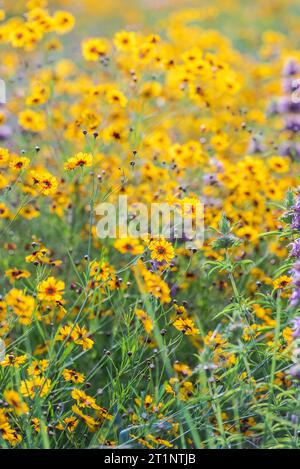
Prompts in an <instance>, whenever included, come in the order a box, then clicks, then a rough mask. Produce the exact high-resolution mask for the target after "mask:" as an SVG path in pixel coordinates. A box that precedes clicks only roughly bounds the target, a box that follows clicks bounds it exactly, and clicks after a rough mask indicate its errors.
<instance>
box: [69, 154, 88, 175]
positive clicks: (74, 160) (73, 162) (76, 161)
mask: <svg viewBox="0 0 300 469" xmlns="http://www.w3.org/2000/svg"><path fill="white" fill-rule="evenodd" d="M92 164H93V156H92V155H91V153H82V152H80V153H77V154H76V155H75V156H72V157H71V158H69V159H68V160H67V162H66V163H65V165H64V169H65V170H67V171H72V170H73V169H75V168H84V167H86V168H88V167H90V166H92Z"/></svg>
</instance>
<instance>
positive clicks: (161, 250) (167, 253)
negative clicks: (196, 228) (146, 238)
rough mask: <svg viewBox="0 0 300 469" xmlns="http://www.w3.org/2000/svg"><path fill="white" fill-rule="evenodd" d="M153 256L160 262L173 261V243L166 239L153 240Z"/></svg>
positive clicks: (150, 245)
mask: <svg viewBox="0 0 300 469" xmlns="http://www.w3.org/2000/svg"><path fill="white" fill-rule="evenodd" d="M149 249H150V251H151V258H152V259H154V260H156V261H158V262H163V261H165V262H168V263H169V262H171V260H172V259H173V258H174V256H175V252H174V248H173V246H172V244H171V243H169V242H168V241H166V240H165V239H163V238H162V239H158V240H154V241H151V242H150V244H149Z"/></svg>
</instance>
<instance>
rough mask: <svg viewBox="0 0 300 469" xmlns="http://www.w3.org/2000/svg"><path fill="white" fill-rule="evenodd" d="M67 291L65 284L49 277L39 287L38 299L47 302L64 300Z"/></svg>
mask: <svg viewBox="0 0 300 469" xmlns="http://www.w3.org/2000/svg"><path fill="white" fill-rule="evenodd" d="M64 289H65V282H63V281H62V280H56V278H54V277H49V278H47V280H43V282H41V283H40V284H39V285H38V298H39V299H40V300H45V301H60V300H62V297H63V294H64Z"/></svg>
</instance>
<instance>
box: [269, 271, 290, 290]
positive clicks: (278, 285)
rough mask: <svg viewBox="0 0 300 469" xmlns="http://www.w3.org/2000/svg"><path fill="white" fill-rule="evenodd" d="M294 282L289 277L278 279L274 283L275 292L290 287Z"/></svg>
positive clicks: (282, 276)
mask: <svg viewBox="0 0 300 469" xmlns="http://www.w3.org/2000/svg"><path fill="white" fill-rule="evenodd" d="M292 280H293V279H292V278H291V277H288V276H287V275H281V277H278V278H277V279H276V280H274V282H273V287H274V290H279V289H283V288H286V287H288V286H289V284H290V283H291V282H292Z"/></svg>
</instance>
